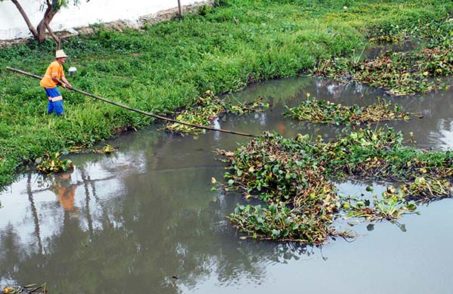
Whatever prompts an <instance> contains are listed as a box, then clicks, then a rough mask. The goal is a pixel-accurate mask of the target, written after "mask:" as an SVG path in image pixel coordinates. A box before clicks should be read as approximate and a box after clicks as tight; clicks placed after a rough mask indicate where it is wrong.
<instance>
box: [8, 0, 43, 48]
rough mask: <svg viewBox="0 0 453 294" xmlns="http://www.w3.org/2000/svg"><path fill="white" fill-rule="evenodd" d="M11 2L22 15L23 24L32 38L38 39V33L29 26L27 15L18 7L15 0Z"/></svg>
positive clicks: (17, 2)
mask: <svg viewBox="0 0 453 294" xmlns="http://www.w3.org/2000/svg"><path fill="white" fill-rule="evenodd" d="M11 1H12V2H13V3H14V5H16V7H17V10H19V12H20V14H21V15H22V18H23V19H24V20H25V23H26V24H27V27H28V29H29V30H30V32H31V34H32V35H33V37H34V38H35V39H38V32H37V31H36V29H35V27H34V26H33V25H32V24H31V22H30V19H29V18H28V15H27V13H25V10H24V9H23V8H22V6H21V5H20V3H19V1H17V0H11Z"/></svg>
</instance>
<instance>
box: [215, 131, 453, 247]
mask: <svg viewBox="0 0 453 294" xmlns="http://www.w3.org/2000/svg"><path fill="white" fill-rule="evenodd" d="M218 154H220V155H222V156H223V157H224V159H225V161H226V162H227V169H228V171H227V172H226V173H225V180H226V187H225V189H226V190H227V191H239V192H241V193H242V194H243V195H244V196H245V198H246V199H250V198H257V199H259V200H261V201H262V202H263V204H262V205H238V206H237V208H236V210H235V212H234V213H232V214H231V215H230V216H229V219H230V221H231V222H232V224H233V225H234V226H235V227H237V228H238V229H239V230H240V231H241V232H243V233H245V234H246V235H247V236H249V237H251V238H256V239H270V240H279V241H288V240H293V241H298V242H300V243H303V244H310V245H320V244H323V243H325V242H326V241H327V240H328V238H329V237H335V236H343V237H349V236H350V234H349V232H345V231H338V230H336V229H335V226H334V220H335V219H337V218H340V217H356V218H363V219H366V220H369V221H377V220H384V219H386V220H390V221H395V220H397V219H398V218H399V217H400V216H401V215H403V214H406V213H413V212H414V210H415V208H416V204H417V203H419V202H426V201H432V200H434V199H440V198H442V197H449V196H451V179H452V177H453V167H452V166H453V155H452V153H451V152H427V151H423V150H418V149H414V148H411V147H407V146H405V145H404V144H403V136H402V134H401V133H397V132H395V131H393V130H392V129H378V130H375V131H372V130H359V131H357V132H352V133H350V134H348V135H346V136H342V137H339V138H337V139H336V140H333V141H330V142H324V141H323V140H322V139H321V138H319V137H318V138H316V139H313V138H310V137H309V136H303V135H298V136H297V137H296V138H292V139H288V138H283V137H282V136H280V135H277V134H270V133H266V134H265V135H264V137H261V138H257V139H253V140H251V141H250V142H249V143H248V144H247V145H243V146H240V147H238V148H237V149H236V150H235V151H225V150H218ZM351 178H354V179H357V180H364V179H372V180H381V181H386V182H392V181H396V182H399V183H401V184H402V185H401V187H400V188H398V189H396V188H393V187H392V186H389V187H388V189H387V191H386V192H385V193H383V195H382V196H381V197H377V196H376V197H374V198H373V199H372V201H363V200H362V199H360V198H359V197H356V196H354V195H352V196H347V197H344V196H339V195H338V193H337V190H336V188H335V186H334V185H333V184H332V182H331V180H332V179H335V180H338V179H343V180H345V179H351Z"/></svg>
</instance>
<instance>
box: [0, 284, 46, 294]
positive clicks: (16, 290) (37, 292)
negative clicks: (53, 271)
mask: <svg viewBox="0 0 453 294" xmlns="http://www.w3.org/2000/svg"><path fill="white" fill-rule="evenodd" d="M2 293H3V294H31V293H34V294H45V293H48V292H47V284H46V283H44V284H42V285H37V284H29V285H25V286H8V287H4V288H3V290H2Z"/></svg>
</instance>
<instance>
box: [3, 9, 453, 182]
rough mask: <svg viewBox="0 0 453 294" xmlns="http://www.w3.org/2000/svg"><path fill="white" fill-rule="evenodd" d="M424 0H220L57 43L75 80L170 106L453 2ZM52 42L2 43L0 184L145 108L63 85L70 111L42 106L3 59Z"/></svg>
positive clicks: (29, 55) (344, 49) (162, 108)
mask: <svg viewBox="0 0 453 294" xmlns="http://www.w3.org/2000/svg"><path fill="white" fill-rule="evenodd" d="M446 2H448V1H441V0H429V1H428V0H423V1H416V0H411V1H364V0H362V1H353V0H350V1H333V0H324V1H321V0H317V1H315V0H304V1H302V0H301V1H283V0H281V1H264V0H262V1H251V0H250V1H249V0H228V1H221V4H222V5H221V6H218V7H215V8H211V7H205V8H203V9H201V10H200V13H199V14H198V15H191V16H187V17H185V18H184V19H183V20H182V21H176V20H175V21H169V22H165V23H160V24H157V25H154V26H148V27H145V28H144V29H143V30H140V31H134V30H129V31H125V32H121V33H120V32H112V31H105V30H102V29H99V30H98V32H97V33H96V34H95V35H92V36H85V37H74V38H70V39H69V40H66V41H65V42H64V44H63V46H64V49H65V51H66V52H67V54H68V55H69V56H70V57H71V58H70V59H69V61H68V63H67V66H76V67H77V68H78V70H79V71H78V74H77V76H75V77H70V78H69V79H70V81H71V82H72V84H73V85H74V86H75V87H77V88H81V89H83V90H86V91H89V92H93V93H95V94H98V95H102V96H106V97H110V98H113V99H115V100H117V101H121V102H123V103H126V104H129V105H131V106H132V107H136V108H140V109H143V110H146V111H151V112H159V113H166V114H171V113H172V111H174V110H175V109H177V108H179V107H184V106H187V105H190V104H191V103H192V102H193V101H194V100H195V98H196V97H197V96H198V95H200V94H201V93H203V92H205V91H206V90H212V91H213V92H214V93H216V94H220V93H225V92H231V91H236V90H239V89H241V88H243V87H245V86H246V85H247V84H249V83H251V82H256V81H261V80H267V79H275V78H282V77H290V76H296V75H298V74H299V73H301V72H303V71H305V70H307V69H309V68H312V67H314V66H315V65H316V64H317V63H318V62H319V61H321V60H325V59H328V58H331V57H333V56H351V55H353V54H354V53H355V52H358V51H360V50H361V49H362V48H363V46H364V44H365V43H366V38H365V36H366V35H367V34H369V33H370V32H372V31H376V30H378V29H379V28H383V29H385V30H392V29H395V28H396V27H397V28H398V29H403V28H406V27H413V26H414V25H415V24H417V23H420V22H428V21H430V20H433V19H445V18H446V17H448V16H449V15H451V11H452V4H449V3H446ZM52 49H53V46H52V44H51V42H47V43H45V44H44V45H37V44H36V43H34V42H31V43H29V44H27V45H18V46H13V47H10V48H6V49H1V50H0V68H1V69H0V81H1V83H0V186H2V185H5V184H7V183H9V182H11V181H12V180H13V177H14V173H15V172H16V171H17V168H18V167H20V166H22V165H23V164H24V163H26V162H28V161H30V160H33V159H34V158H35V157H37V156H39V155H42V154H43V153H44V152H45V151H57V150H62V149H64V148H68V147H70V146H74V145H87V146H89V145H92V144H94V143H95V142H97V141H99V140H102V139H106V138H109V137H111V136H112V135H114V134H115V133H118V132H119V131H121V130H124V129H125V128H128V127H133V128H139V127H142V126H145V125H148V124H149V123H150V119H149V118H147V117H143V116H139V115H137V114H134V113H129V112H127V111H125V110H122V109H118V108H115V107H114V106H110V105H106V104H102V103H101V102H96V101H93V100H91V99H90V98H86V97H82V96H80V95H77V94H74V93H71V92H67V91H65V90H63V95H64V97H65V111H66V114H65V116H64V117H62V118H57V117H54V116H47V115H46V113H45V112H46V103H47V101H46V98H45V95H44V92H43V90H42V89H41V88H40V87H39V83H38V81H36V80H31V79H29V78H25V77H20V76H17V75H14V74H11V73H9V72H6V71H5V70H4V68H5V67H6V66H12V67H18V68H22V69H24V70H28V71H31V72H34V73H37V74H43V73H44V71H45V69H46V67H47V65H48V64H49V63H50V62H51V61H52V59H53V57H52V55H53V52H52V51H53V50H52Z"/></svg>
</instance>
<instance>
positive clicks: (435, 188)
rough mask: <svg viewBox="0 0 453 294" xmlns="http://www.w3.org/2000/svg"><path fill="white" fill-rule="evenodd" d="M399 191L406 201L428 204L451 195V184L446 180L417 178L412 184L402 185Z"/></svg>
mask: <svg viewBox="0 0 453 294" xmlns="http://www.w3.org/2000/svg"><path fill="white" fill-rule="evenodd" d="M401 191H402V192H403V193H404V197H405V198H406V199H413V200H417V201H422V202H428V201H432V200H436V199H439V198H444V197H449V196H450V195H451V193H452V184H451V182H450V181H449V180H447V179H435V178H434V179H432V178H426V177H417V178H416V179H415V180H414V181H413V182H412V183H406V184H404V185H403V186H402V187H401Z"/></svg>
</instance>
